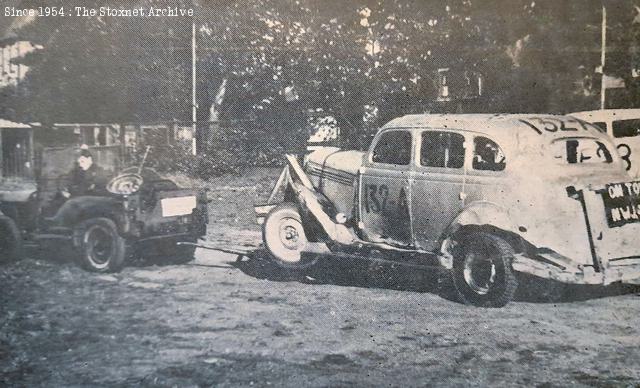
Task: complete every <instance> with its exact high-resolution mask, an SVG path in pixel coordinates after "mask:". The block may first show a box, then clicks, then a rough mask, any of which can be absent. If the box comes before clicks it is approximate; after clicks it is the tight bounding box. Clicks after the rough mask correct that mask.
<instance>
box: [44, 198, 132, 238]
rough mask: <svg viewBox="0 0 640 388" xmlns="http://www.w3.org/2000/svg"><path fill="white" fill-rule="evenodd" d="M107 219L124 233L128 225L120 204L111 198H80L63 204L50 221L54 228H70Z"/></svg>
mask: <svg viewBox="0 0 640 388" xmlns="http://www.w3.org/2000/svg"><path fill="white" fill-rule="evenodd" d="M97 217H103V218H109V219H111V220H113V221H114V222H115V223H116V225H117V226H118V229H119V230H120V231H121V233H126V232H127V231H128V229H129V225H128V222H127V219H126V217H124V214H123V212H122V207H121V204H120V202H119V201H118V200H116V199H115V198H111V197H97V196H81V197H75V198H71V199H70V200H68V201H67V202H65V203H64V204H63V205H62V206H61V207H60V209H58V212H57V213H56V215H55V216H54V217H53V218H52V219H51V221H52V222H53V223H54V224H55V225H56V226H62V227H67V228H71V227H74V226H75V225H77V224H78V223H79V222H81V221H84V220H87V219H89V218H97Z"/></svg>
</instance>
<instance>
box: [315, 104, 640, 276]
mask: <svg viewBox="0 0 640 388" xmlns="http://www.w3.org/2000/svg"><path fill="white" fill-rule="evenodd" d="M304 171H305V173H306V174H307V175H308V176H309V178H310V181H311V183H312V184H313V189H314V190H316V191H317V192H318V193H320V194H321V195H322V196H323V197H324V198H326V199H327V200H328V201H329V202H330V203H331V204H332V206H333V207H334V210H333V213H334V215H335V213H342V217H343V218H345V219H346V220H348V221H347V222H346V224H347V225H353V228H354V229H355V230H356V233H357V234H358V236H359V237H360V238H361V239H362V240H363V241H366V242H371V243H379V244H385V245H388V246H394V247H398V248H400V249H408V250H415V251H422V252H424V251H428V252H433V253H436V254H440V255H442V256H443V257H446V256H447V244H448V242H449V241H450V239H451V236H453V235H455V233H456V232H457V231H459V230H461V229H462V228H482V229H483V230H489V231H491V232H492V233H498V234H501V235H503V236H505V238H508V239H509V240H510V241H513V242H518V244H520V246H519V247H517V248H516V249H517V251H518V254H517V257H516V260H515V261H514V262H513V268H514V269H515V270H516V271H519V272H525V273H529V274H533V275H536V276H539V277H544V278H550V279H555V280H559V281H562V282H567V283H581V284H610V283H612V282H617V281H623V282H636V281H637V279H638V278H640V244H639V243H638V242H637V236H638V235H639V232H640V183H638V182H635V183H634V182H632V180H631V178H630V176H629V174H628V173H627V172H626V171H625V161H624V160H622V159H621V158H620V156H619V155H618V153H617V152H616V147H615V145H614V144H613V143H612V141H611V138H610V137H609V136H607V135H606V134H605V133H603V132H602V131H600V130H599V129H598V128H596V127H594V126H593V125H591V124H589V123H587V122H585V121H582V120H580V119H577V118H574V117H571V116H554V115H489V114H482V115H480V114H478V115H408V116H404V117H401V118H398V119H395V120H392V121H391V122H389V123H388V124H386V125H385V126H384V127H382V128H381V129H380V131H379V132H378V134H377V135H376V137H375V138H374V140H373V142H372V145H371V147H370V149H369V151H368V152H358V151H341V150H339V149H337V148H326V149H322V150H318V151H315V152H313V153H311V154H310V155H308V156H307V157H306V158H305V163H304ZM443 265H445V266H449V265H450V264H449V265H448V264H447V263H446V260H445V261H444V264H443Z"/></svg>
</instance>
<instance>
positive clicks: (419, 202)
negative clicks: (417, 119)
mask: <svg viewBox="0 0 640 388" xmlns="http://www.w3.org/2000/svg"><path fill="white" fill-rule="evenodd" d="M419 136H420V138H419V139H418V140H417V142H418V144H419V147H418V149H417V153H418V155H419V158H418V164H417V165H416V168H415V173H414V175H413V181H412V184H411V204H412V206H413V209H414V211H413V230H414V234H415V240H416V245H417V246H418V247H420V248H422V249H427V250H435V249H437V248H438V244H439V241H440V237H441V235H442V232H443V231H444V230H445V229H446V228H447V227H448V226H449V224H450V223H451V222H452V221H453V220H454V219H455V217H456V216H457V215H458V214H459V213H460V212H461V210H462V208H463V206H464V193H463V190H464V179H465V171H464V165H465V155H466V152H465V136H464V135H463V134H461V133H458V132H453V131H446V130H425V131H423V132H422V133H420V134H419Z"/></svg>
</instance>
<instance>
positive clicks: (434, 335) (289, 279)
mask: <svg viewBox="0 0 640 388" xmlns="http://www.w3.org/2000/svg"><path fill="white" fill-rule="evenodd" d="M278 173H279V171H278V170H273V169H255V170H250V171H247V172H245V174H244V175H242V176H228V177H223V178H219V179H215V180H212V181H210V182H187V181H186V179H184V178H180V177H177V178H178V180H182V182H181V183H183V184H184V183H192V184H194V185H206V186H208V187H209V188H210V190H211V195H210V196H211V197H212V198H214V201H213V202H212V204H211V224H210V225H209V232H208V236H207V239H206V241H203V243H204V244H207V245H214V246H225V247H230V246H232V247H235V248H237V249H241V250H244V251H247V252H249V253H248V255H247V256H236V255H232V254H226V253H220V252H216V251H211V250H206V249H198V251H197V252H196V260H194V261H193V262H190V263H188V264H183V265H163V266H158V265H155V264H154V263H148V262H147V263H140V262H137V263H132V264H131V265H129V266H127V267H126V268H125V269H124V270H123V271H122V272H120V273H116V274H108V275H97V274H92V273H87V272H85V271H83V270H81V269H80V268H78V267H77V266H76V265H75V264H74V263H73V262H72V261H70V260H68V257H61V258H60V257H52V255H51V253H50V252H40V253H38V252H32V253H31V254H30V255H29V258H27V259H25V260H23V261H20V262H16V263H11V264H8V265H4V266H2V267H0V284H2V294H0V385H3V386H132V385H133V386H161V387H164V386H180V387H182V386H220V387H226V386H488V385H491V386H494V385H495V386H544V387H552V386H558V387H565V386H570V385H571V386H636V385H637V384H640V363H639V362H638V360H640V297H639V296H640V294H639V293H638V289H635V288H631V287H610V288H608V289H605V290H600V289H570V290H568V291H567V292H566V293H565V296H564V297H563V299H561V300H560V301H559V302H557V303H540V302H535V301H533V300H532V299H531V298H528V297H526V296H521V297H519V299H518V300H517V301H515V302H512V303H511V304H509V305H508V306H506V307H504V308H501V309H480V308H474V307H468V306H464V305H461V304H458V303H456V302H454V301H451V300H449V299H447V298H446V297H443V296H440V295H439V294H438V293H436V292H435V291H434V290H435V285H434V284H435V282H434V276H433V275H432V274H430V273H421V272H420V271H415V270H412V271H410V272H407V271H402V270H401V269H399V268H389V267H386V268H382V269H380V268H378V269H376V271H374V272H375V273H376V274H377V275H376V276H372V272H371V271H370V270H371V267H370V266H369V265H368V264H367V263H366V262H341V261H340V260H337V259H327V260H326V261H324V262H322V263H321V264H320V265H319V266H318V267H317V268H315V269H313V270H310V271H308V272H306V273H295V272H292V271H284V270H280V269H278V268H276V267H274V266H273V265H271V264H270V262H269V261H268V260H267V259H266V257H265V255H264V253H263V252H262V251H261V250H260V248H259V245H260V242H261V236H260V229H259V227H258V226H257V225H254V218H253V210H252V204H253V203H255V202H260V201H264V199H265V198H266V196H267V195H268V192H269V190H270V188H271V185H272V184H273V182H275V179H276V178H277V175H278ZM380 273H382V274H383V276H380Z"/></svg>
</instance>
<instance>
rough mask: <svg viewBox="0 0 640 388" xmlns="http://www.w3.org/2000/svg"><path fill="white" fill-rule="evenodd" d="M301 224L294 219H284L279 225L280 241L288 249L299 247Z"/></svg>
mask: <svg viewBox="0 0 640 388" xmlns="http://www.w3.org/2000/svg"><path fill="white" fill-rule="evenodd" d="M301 227H302V226H301V225H300V224H299V223H298V222H297V221H296V220H294V219H290V218H288V219H285V220H283V222H282V225H281V226H280V241H282V245H284V246H285V248H287V249H290V250H298V249H300V232H299V230H300V228H301Z"/></svg>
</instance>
